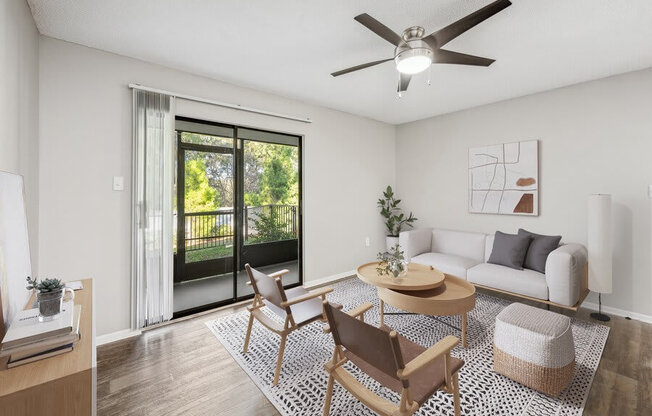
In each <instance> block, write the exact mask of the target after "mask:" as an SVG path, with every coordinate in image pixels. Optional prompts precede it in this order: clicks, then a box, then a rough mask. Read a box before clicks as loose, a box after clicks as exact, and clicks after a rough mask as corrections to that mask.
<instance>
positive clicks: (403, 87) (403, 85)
mask: <svg viewBox="0 0 652 416" xmlns="http://www.w3.org/2000/svg"><path fill="white" fill-rule="evenodd" d="M411 79H412V75H408V74H403V73H399V78H398V89H397V91H396V92H403V91H407V89H408V85H410V80H411Z"/></svg>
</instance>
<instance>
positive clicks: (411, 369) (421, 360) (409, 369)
mask: <svg viewBox="0 0 652 416" xmlns="http://www.w3.org/2000/svg"><path fill="white" fill-rule="evenodd" d="M459 342H460V340H459V339H458V338H457V337H454V336H452V335H449V336H447V337H446V338H444V339H442V340H441V341H439V342H438V343H436V344H435V345H433V346H432V347H430V348H428V349H427V350H425V351H424V352H422V353H421V354H419V355H417V356H416V357H414V358H413V359H412V361H410V362H409V363H407V364H406V365H405V368H404V369H403V370H398V377H399V378H401V379H407V378H409V377H410V376H411V375H412V374H414V373H415V372H417V371H418V370H420V369H422V368H423V367H425V366H426V365H428V364H430V363H431V362H433V361H434V360H436V359H437V358H439V357H441V356H442V355H444V354H450V352H451V350H452V349H453V348H454V347H455V346H456V345H457V344H458V343H459Z"/></svg>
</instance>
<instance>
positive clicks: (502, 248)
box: [488, 231, 532, 270]
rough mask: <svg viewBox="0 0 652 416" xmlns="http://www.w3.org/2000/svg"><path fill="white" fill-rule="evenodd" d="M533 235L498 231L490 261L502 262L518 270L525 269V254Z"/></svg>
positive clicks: (503, 264) (501, 263)
mask: <svg viewBox="0 0 652 416" xmlns="http://www.w3.org/2000/svg"><path fill="white" fill-rule="evenodd" d="M531 240H532V237H531V236H529V235H518V234H505V233H501V232H500V231H496V235H495V237H494V247H493V249H492V250H491V256H489V261H488V263H492V264H500V265H501V266H507V267H510V268H512V269H516V270H523V262H524V261H525V254H526V253H527V249H528V246H529V245H530V241H531Z"/></svg>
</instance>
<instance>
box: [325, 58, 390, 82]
mask: <svg viewBox="0 0 652 416" xmlns="http://www.w3.org/2000/svg"><path fill="white" fill-rule="evenodd" d="M393 60H394V58H389V59H381V60H380V61H373V62H367V63H366V64H361V65H356V66H352V67H351V68H346V69H343V70H341V71H337V72H333V73H332V74H331V76H334V77H339V76H340V75H344V74H348V73H349V72H353V71H359V70H361V69H365V68H369V67H370V66H374V65H378V64H382V63H383V62H389V61H393Z"/></svg>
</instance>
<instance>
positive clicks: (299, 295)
mask: <svg viewBox="0 0 652 416" xmlns="http://www.w3.org/2000/svg"><path fill="white" fill-rule="evenodd" d="M245 269H246V270H247V274H248V275H249V281H248V282H247V285H250V286H251V287H252V288H253V289H254V302H253V304H252V305H251V306H250V307H248V308H247V310H248V311H249V325H248V327H247V335H246V337H245V341H244V348H243V350H242V352H243V354H246V353H247V350H248V348H249V339H250V337H251V328H252V327H253V324H254V318H255V319H257V320H258V322H260V323H261V324H262V325H263V326H264V327H266V328H267V329H269V330H270V331H272V332H274V333H276V334H279V335H280V336H281V347H280V349H279V352H278V360H277V362H276V371H275V372H274V381H273V385H277V384H278V380H279V376H280V373H281V364H282V362H283V353H284V351H285V341H286V339H287V337H288V335H289V334H290V333H291V332H292V331H296V330H297V329H299V328H301V327H303V326H305V325H307V324H309V323H312V322H314V321H316V320H318V319H320V320H322V321H326V315H325V314H324V308H323V305H322V302H325V301H326V294H327V293H330V292H332V291H333V288H331V287H323V288H320V289H316V290H313V291H308V290H306V289H305V288H303V287H295V288H292V289H288V290H285V289H284V288H283V282H282V281H281V277H282V276H283V275H286V274H288V273H289V272H290V271H289V270H281V271H278V272H275V273H272V274H269V275H267V274H265V273H262V272H260V271H258V270H256V269H254V268H253V267H250V266H249V264H245ZM320 298H321V299H320ZM264 307H267V309H268V310H269V311H271V312H272V313H273V314H275V315H277V316H279V317H280V318H281V319H282V320H283V324H280V323H278V322H276V321H275V320H273V319H271V318H270V317H269V316H267V315H265V313H264V312H263V311H262V308H264ZM337 307H339V308H341V306H339V305H336V308H337Z"/></svg>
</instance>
